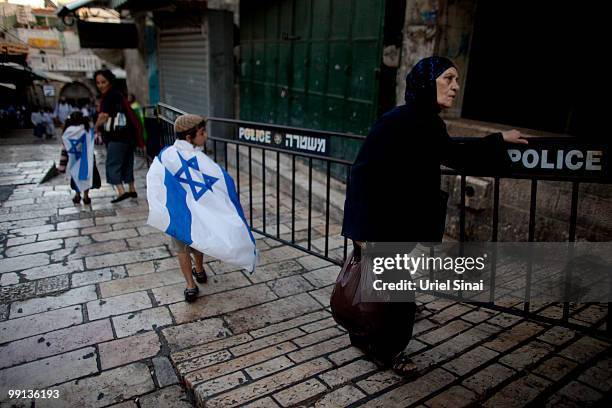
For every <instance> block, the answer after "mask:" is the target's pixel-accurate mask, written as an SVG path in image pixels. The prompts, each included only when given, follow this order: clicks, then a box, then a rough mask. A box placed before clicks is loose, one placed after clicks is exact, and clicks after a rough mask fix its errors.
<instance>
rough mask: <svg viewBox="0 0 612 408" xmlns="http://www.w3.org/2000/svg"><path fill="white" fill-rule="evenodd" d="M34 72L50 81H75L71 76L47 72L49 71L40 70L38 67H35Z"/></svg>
mask: <svg viewBox="0 0 612 408" xmlns="http://www.w3.org/2000/svg"><path fill="white" fill-rule="evenodd" d="M32 73H33V74H34V75H38V76H39V77H41V78H43V79H47V80H49V81H58V82H66V83H70V82H74V80H73V79H72V78H70V77H69V76H67V75H62V74H58V73H57V72H47V71H39V70H37V69H33V70H32Z"/></svg>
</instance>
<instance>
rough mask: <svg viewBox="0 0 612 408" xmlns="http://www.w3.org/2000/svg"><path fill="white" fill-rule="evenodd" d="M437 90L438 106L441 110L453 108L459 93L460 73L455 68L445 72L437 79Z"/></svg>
mask: <svg viewBox="0 0 612 408" xmlns="http://www.w3.org/2000/svg"><path fill="white" fill-rule="evenodd" d="M436 90H437V94H438V95H437V100H438V106H440V108H441V109H448V108H452V107H453V103H454V102H455V98H456V97H457V93H458V92H459V72H457V70H456V69H455V68H449V69H447V70H446V71H444V72H443V73H442V75H440V76H439V77H438V78H436Z"/></svg>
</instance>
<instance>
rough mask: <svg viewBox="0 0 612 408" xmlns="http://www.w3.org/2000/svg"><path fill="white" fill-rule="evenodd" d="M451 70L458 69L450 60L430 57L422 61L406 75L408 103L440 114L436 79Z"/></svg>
mask: <svg viewBox="0 0 612 408" xmlns="http://www.w3.org/2000/svg"><path fill="white" fill-rule="evenodd" d="M449 68H456V67H455V64H453V62H452V61H451V60H449V59H448V58H444V57H428V58H423V59H422V60H420V61H419V62H418V63H417V64H416V65H415V66H414V67H413V68H412V70H411V71H410V72H409V73H408V75H406V94H405V97H406V103H414V104H415V105H416V106H418V107H419V108H422V109H426V110H432V111H434V112H440V108H439V107H438V98H437V92H436V78H438V77H439V76H440V75H442V73H443V72H444V71H446V70H447V69H449Z"/></svg>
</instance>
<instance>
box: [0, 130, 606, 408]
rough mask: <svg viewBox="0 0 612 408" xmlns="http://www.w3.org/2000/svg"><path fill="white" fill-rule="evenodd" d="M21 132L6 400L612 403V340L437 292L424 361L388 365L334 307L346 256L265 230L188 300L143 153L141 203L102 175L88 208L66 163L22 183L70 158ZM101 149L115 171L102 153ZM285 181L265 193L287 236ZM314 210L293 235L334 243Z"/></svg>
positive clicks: (11, 213) (2, 391)
mask: <svg viewBox="0 0 612 408" xmlns="http://www.w3.org/2000/svg"><path fill="white" fill-rule="evenodd" d="M13 136H14V135H13ZM22 136H23V137H22V138H20V139H19V140H20V142H21V143H23V144H21V145H19V146H17V145H12V144H10V143H6V139H5V140H4V142H3V144H4V146H3V149H2V151H0V159H1V163H2V164H1V165H0V180H4V181H5V182H4V184H2V185H0V189H1V190H0V192H1V193H2V194H3V195H2V196H1V197H0V198H1V200H2V205H1V207H0V234H1V235H2V236H1V241H0V243H1V245H2V251H1V254H0V401H4V403H2V406H5V405H6V406H24V407H25V406H31V403H30V401H29V400H21V401H14V400H13V401H10V400H9V399H8V394H7V393H8V390H9V389H26V390H27V389H32V388H35V389H54V390H58V391H59V396H60V398H59V399H58V400H53V399H39V400H37V401H36V404H35V406H36V407H47V406H49V407H55V406H57V407H73V406H79V407H105V406H115V407H121V408H127V407H190V406H193V404H199V405H200V406H206V407H225V406H238V405H241V406H245V407H246V406H248V407H278V406H282V407H288V406H308V407H310V406H315V407H341V406H362V405H363V406H372V407H374V406H376V407H396V406H397V407H400V406H412V405H414V406H426V407H430V408H434V407H459V406H469V405H472V406H486V407H514V406H524V405H529V404H531V406H551V407H552V406H555V407H557V406H563V407H566V406H585V405H590V404H601V405H602V406H603V405H604V404H605V403H606V400H608V401H609V399H610V396H611V388H612V347H611V343H610V341H609V340H606V339H602V338H595V337H590V336H585V335H581V334H580V333H577V332H575V331H573V330H569V329H565V328H561V327H554V326H551V325H548V324H542V323H536V322H532V321H527V320H524V319H522V318H518V317H515V316H513V315H510V314H506V313H499V312H494V311H490V310H487V309H484V308H479V307H476V306H473V305H467V304H461V303H453V302H450V301H446V300H440V299H435V298H433V297H430V296H426V295H421V296H420V297H419V299H418V300H419V305H420V311H419V314H418V320H417V323H416V325H415V336H414V340H413V341H411V343H410V345H409V346H408V352H409V353H410V354H411V355H412V357H413V359H414V361H415V362H416V364H417V365H418V367H419V370H420V372H419V374H418V375H417V376H415V377H413V378H410V379H402V378H400V377H398V376H396V375H394V374H393V373H392V372H391V371H381V370H378V369H377V368H376V366H375V365H374V364H372V362H370V361H368V360H367V359H366V358H365V357H364V356H363V355H362V353H361V352H360V351H359V350H357V349H355V348H353V347H351V346H350V343H349V341H348V336H347V334H346V333H345V331H344V330H343V329H342V328H341V327H339V326H337V325H336V324H335V322H334V321H333V319H332V318H331V315H330V311H329V295H330V293H331V288H332V286H331V285H332V284H333V282H334V280H335V278H336V276H337V274H338V272H339V267H337V266H335V265H333V264H331V263H329V262H326V261H323V260H321V259H320V258H317V257H315V256H313V255H309V254H307V253H305V252H303V251H300V250H296V249H293V248H291V247H288V246H284V245H281V244H279V243H278V242H277V241H275V240H272V239H269V238H264V237H262V236H258V237H257V246H258V248H259V250H260V251H261V266H260V267H259V268H258V270H257V271H256V273H254V274H252V275H251V274H248V273H245V272H242V271H238V270H236V269H235V268H232V267H230V266H228V265H226V264H222V263H219V262H217V261H214V260H212V259H209V258H207V259H206V262H207V263H206V268H207V271H208V273H209V276H210V279H209V283H208V284H205V285H200V287H201V297H200V299H198V301H197V302H195V303H194V304H187V303H185V302H184V301H183V295H182V290H183V288H184V283H183V281H182V277H181V275H180V273H179V271H178V269H177V268H178V263H177V261H176V259H175V258H173V256H172V255H173V254H172V250H171V249H170V247H169V245H168V244H169V241H168V239H167V238H166V237H165V236H164V234H162V233H160V232H158V231H156V230H154V229H152V228H150V227H148V226H147V225H146V217H147V203H146V200H145V199H144V197H145V187H144V174H145V172H146V166H145V163H144V162H143V161H142V159H139V160H137V163H136V167H137V168H138V170H137V180H138V183H137V185H138V191H139V194H140V197H139V198H138V199H136V200H131V201H129V202H123V203H120V204H115V205H112V204H110V203H109V200H110V198H111V197H112V195H113V193H112V191H111V189H110V188H109V187H108V186H103V188H101V189H100V190H97V191H94V192H93V193H92V205H91V206H83V205H77V206H75V205H74V204H73V203H72V202H71V200H70V198H71V192H70V191H69V187H68V182H67V180H66V179H65V178H64V177H62V176H60V177H56V178H54V179H52V180H50V181H49V182H46V183H43V184H41V185H38V184H36V182H32V183H30V182H28V183H25V184H23V183H21V181H22V179H21V178H19V175H20V174H22V173H27V174H28V177H31V178H36V177H39V176H40V174H42V173H43V172H44V171H45V168H46V167H47V166H48V164H49V162H48V161H49V160H57V158H58V156H59V146H58V145H57V141H55V142H45V143H43V144H35V142H36V141H35V140H34V139H33V138H31V137H30V139H32V140H29V142H27V137H29V136H28V135H27V134H25V133H24V134H23V135H22ZM96 154H97V160H98V165H99V167H100V170H101V172H102V173H104V172H103V167H104V166H103V162H104V151H103V149H98V150H97V152H96ZM15 169H17V170H15ZM19 169H23V171H21V170H19ZM103 178H104V176H103ZM11 180H14V184H11V183H12V181H11ZM28 180H29V179H28ZM245 180H246V178H244V177H243V184H242V186H243V190H242V193H241V199H242V202H243V205H244V206H245V208H246V210H247V217H249V214H248V207H249V205H248V202H249V196H248V193H247V191H246V190H244V189H245V187H246V185H247V184H245ZM29 181H32V180H29ZM274 190H275V189H274V188H269V189H267V190H266V194H269V196H268V197H267V200H266V207H267V208H268V211H270V213H269V214H267V217H266V218H267V228H269V229H268V231H272V232H276V231H277V229H276V225H275V222H276V221H275V220H276V216H275V215H274V214H273V210H275V205H276V200H275V197H273V196H272V193H273V192H274ZM253 191H254V192H256V193H255V195H254V197H253V203H254V210H253V220H254V224H255V225H262V223H263V217H262V215H263V214H262V211H261V208H262V204H263V199H262V197H261V193H257V192H261V191H262V185H261V183H259V182H258V181H257V180H253ZM280 202H281V207H280V208H281V217H280V221H281V224H280V225H279V228H278V232H279V234H280V235H281V237H282V238H285V239H290V236H291V234H290V231H291V230H290V225H291V216H290V214H291V202H290V199H288V198H287V197H286V196H283V197H282V199H281V200H280ZM258 209H259V210H258ZM307 215H308V212H307V210H306V208H305V206H304V205H303V203H298V204H297V210H296V229H297V233H296V240H298V241H300V242H305V240H307V237H308V231H310V233H311V248H313V250H316V251H321V250H323V249H324V246H325V245H324V241H323V240H322V239H321V237H322V234H323V232H324V231H325V221H324V217H323V214H321V213H320V212H317V211H313V213H312V216H313V220H312V221H311V223H310V228H309V224H308V222H307ZM329 228H330V234H331V236H332V238H331V240H330V244H329V249H330V251H331V252H330V253H331V254H332V255H333V256H335V257H342V254H343V248H342V245H343V243H344V241H343V239H341V237H339V236H338V233H339V226H338V225H337V221H336V222H333V223H332V225H331V226H330V227H329ZM512 303H514V302H512V301H509V303H508V306H510V305H511V304H512ZM559 310H560V309H559V306H558V305H552V306H549V307H548V308H547V309H546V313H547V314H548V315H550V316H554V315H555V314H558V313H559ZM605 312H606V310H605V309H604V308H603V307H602V306H600V305H577V306H576V307H575V308H574V309H573V310H572V316H573V317H572V321H573V322H577V323H580V322H582V323H583V324H584V325H589V324H592V323H594V322H599V321H600V320H601V318H602V316H604V315H605ZM398 324H401V322H398Z"/></svg>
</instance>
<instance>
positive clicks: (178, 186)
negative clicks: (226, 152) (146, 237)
mask: <svg viewBox="0 0 612 408" xmlns="http://www.w3.org/2000/svg"><path fill="white" fill-rule="evenodd" d="M147 200H148V202H149V219H148V221H147V222H148V224H149V225H151V226H152V227H154V228H157V229H159V230H161V231H163V232H165V233H167V234H168V235H171V236H173V237H174V238H176V239H178V240H179V241H182V242H184V243H185V244H187V245H189V246H190V247H192V248H195V249H197V250H198V251H200V252H202V253H204V254H207V255H209V256H212V257H214V258H217V259H219V260H221V261H223V262H227V263H229V264H233V265H236V266H239V267H242V268H243V269H246V270H247V271H249V272H253V271H254V270H255V265H256V263H257V250H256V249H255V239H254V238H253V234H252V233H251V229H250V228H249V226H248V224H247V222H246V219H245V218H244V212H243V211H242V207H241V205H240V201H239V199H238V194H237V193H236V188H235V187H234V181H233V180H232V178H231V177H230V175H229V174H228V173H227V172H226V171H225V170H224V169H223V168H221V167H220V166H219V165H218V164H217V163H215V162H214V161H213V160H212V159H210V158H209V157H208V156H206V155H205V154H204V153H202V152H201V151H200V150H199V149H196V148H195V147H194V146H192V145H191V143H189V142H187V141H185V140H177V141H176V142H174V145H172V146H169V147H167V148H165V149H164V150H162V151H161V152H160V153H159V155H158V156H157V157H156V158H155V160H153V163H152V164H151V167H150V168H149V172H148V173H147Z"/></svg>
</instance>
